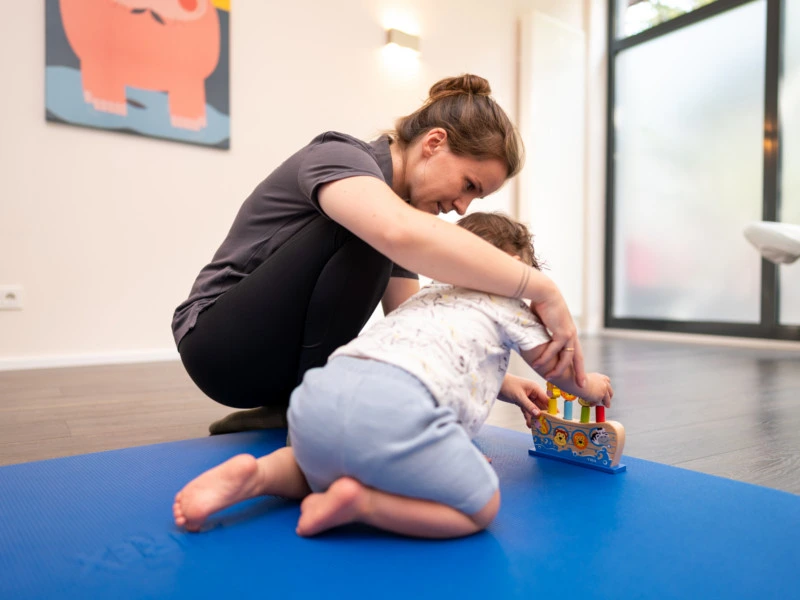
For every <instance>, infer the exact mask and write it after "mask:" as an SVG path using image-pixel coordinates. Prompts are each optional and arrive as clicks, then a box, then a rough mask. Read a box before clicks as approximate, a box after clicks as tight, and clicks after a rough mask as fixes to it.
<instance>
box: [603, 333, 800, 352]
mask: <svg viewBox="0 0 800 600" xmlns="http://www.w3.org/2000/svg"><path fill="white" fill-rule="evenodd" d="M597 335H601V336H607V337H617V338H628V339H637V340H656V341H664V342H681V343H684V344H706V345H711V346H728V347H733V348H753V349H760V350H789V351H800V342H794V341H791V340H772V339H765V338H745V337H731V336H726V335H701V334H695V333H676V332H670V331H644V330H639V329H608V328H606V329H602V330H601V331H600V332H598V334H597Z"/></svg>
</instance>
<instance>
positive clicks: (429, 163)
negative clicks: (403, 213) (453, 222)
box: [406, 140, 507, 215]
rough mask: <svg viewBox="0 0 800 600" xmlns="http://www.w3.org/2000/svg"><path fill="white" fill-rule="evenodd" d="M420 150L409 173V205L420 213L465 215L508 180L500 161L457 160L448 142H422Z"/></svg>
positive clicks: (407, 183) (504, 167)
mask: <svg viewBox="0 0 800 600" xmlns="http://www.w3.org/2000/svg"><path fill="white" fill-rule="evenodd" d="M429 142H430V143H429ZM420 149H421V153H420V156H419V159H418V160H416V161H414V163H412V164H409V169H408V170H407V171H406V185H407V186H408V188H407V189H408V201H409V204H411V206H413V207H415V208H418V209H419V210H424V211H425V212H429V213H431V214H434V215H438V214H441V213H448V212H450V211H453V210H454V211H456V212H457V213H458V214H459V215H463V214H465V213H466V212H467V208H468V207H469V205H470V204H471V203H472V201H473V200H474V199H475V198H483V197H484V196H488V195H489V194H491V193H493V192H496V191H497V190H498V189H500V186H502V185H503V182H505V180H506V173H507V172H506V166H505V164H504V163H503V162H502V161H501V160H499V159H496V158H490V159H484V160H478V159H475V158H469V157H466V156H457V155H455V154H453V153H452V152H451V151H450V147H449V146H448V145H447V142H446V140H440V141H438V142H437V141H436V140H433V141H432V142H431V141H430V140H423V143H422V146H421V148H420Z"/></svg>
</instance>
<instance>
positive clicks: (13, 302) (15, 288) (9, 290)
mask: <svg viewBox="0 0 800 600" xmlns="http://www.w3.org/2000/svg"><path fill="white" fill-rule="evenodd" d="M0 310H22V286H21V285H0Z"/></svg>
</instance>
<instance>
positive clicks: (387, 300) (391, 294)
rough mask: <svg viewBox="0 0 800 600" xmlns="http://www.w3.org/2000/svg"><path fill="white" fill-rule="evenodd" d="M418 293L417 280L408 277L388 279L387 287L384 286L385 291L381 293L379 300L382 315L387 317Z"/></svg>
mask: <svg viewBox="0 0 800 600" xmlns="http://www.w3.org/2000/svg"><path fill="white" fill-rule="evenodd" d="M418 291H419V279H411V278H409V277H392V278H390V279H389V285H387V286H386V291H385V292H384V293H383V298H381V306H383V314H384V315H388V314H389V313H390V312H392V311H393V310H394V309H395V308H397V307H398V306H400V305H401V304H402V303H403V302H405V301H406V300H408V299H409V298H411V296H413V295H414V294H416V293H417V292H418Z"/></svg>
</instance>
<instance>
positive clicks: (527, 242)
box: [458, 212, 540, 269]
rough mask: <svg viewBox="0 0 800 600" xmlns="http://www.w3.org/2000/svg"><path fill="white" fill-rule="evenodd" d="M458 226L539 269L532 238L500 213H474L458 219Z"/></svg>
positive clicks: (517, 224)
mask: <svg viewBox="0 0 800 600" xmlns="http://www.w3.org/2000/svg"><path fill="white" fill-rule="evenodd" d="M458 226H459V227H463V228H464V229H466V230H467V231H471V232H472V233H474V234H475V235H477V236H479V237H482V238H483V239H484V240H486V241H487V242H489V243H490V244H492V245H494V246H497V247H498V248H500V250H502V251H503V252H507V253H508V254H511V255H513V256H519V258H520V260H521V261H522V262H524V263H525V264H527V265H530V266H532V267H534V268H535V269H539V268H540V266H539V261H538V260H537V259H536V255H535V254H534V252H533V236H531V232H530V231H528V228H527V227H525V225H523V224H522V223H517V222H516V221H514V220H512V219H509V218H508V217H507V216H505V215H504V214H502V213H497V212H494V213H486V212H474V213H470V214H468V215H467V216H466V217H463V218H462V219H459V221H458Z"/></svg>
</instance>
